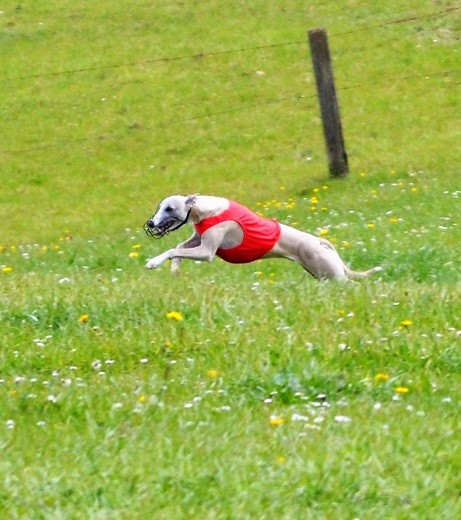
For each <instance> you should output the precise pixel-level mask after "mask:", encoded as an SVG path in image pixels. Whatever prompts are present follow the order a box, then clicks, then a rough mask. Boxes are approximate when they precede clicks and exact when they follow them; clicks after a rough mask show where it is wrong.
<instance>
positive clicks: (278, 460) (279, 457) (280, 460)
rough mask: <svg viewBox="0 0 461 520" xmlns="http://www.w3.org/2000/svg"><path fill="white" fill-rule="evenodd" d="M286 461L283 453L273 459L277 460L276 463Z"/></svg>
mask: <svg viewBox="0 0 461 520" xmlns="http://www.w3.org/2000/svg"><path fill="white" fill-rule="evenodd" d="M286 461H287V458H286V457H284V456H283V455H279V456H278V457H277V458H276V459H275V462H277V464H285V462H286Z"/></svg>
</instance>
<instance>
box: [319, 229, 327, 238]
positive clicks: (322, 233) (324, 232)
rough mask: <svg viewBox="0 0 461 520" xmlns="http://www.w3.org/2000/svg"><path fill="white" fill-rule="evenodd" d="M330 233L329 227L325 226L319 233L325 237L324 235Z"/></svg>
mask: <svg viewBox="0 0 461 520" xmlns="http://www.w3.org/2000/svg"><path fill="white" fill-rule="evenodd" d="M328 233H329V230H328V229H327V228H323V229H321V230H320V232H319V235H320V236H321V237H324V236H326V235H328Z"/></svg>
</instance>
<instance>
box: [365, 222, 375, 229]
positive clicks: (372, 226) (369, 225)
mask: <svg viewBox="0 0 461 520" xmlns="http://www.w3.org/2000/svg"><path fill="white" fill-rule="evenodd" d="M367 227H368V229H375V227H376V224H375V223H373V222H370V223H369V224H368V225H367Z"/></svg>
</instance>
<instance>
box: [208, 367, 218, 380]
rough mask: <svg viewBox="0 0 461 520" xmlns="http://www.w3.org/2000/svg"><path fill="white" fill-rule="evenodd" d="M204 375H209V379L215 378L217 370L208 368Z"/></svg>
mask: <svg viewBox="0 0 461 520" xmlns="http://www.w3.org/2000/svg"><path fill="white" fill-rule="evenodd" d="M206 375H207V376H208V377H211V379H216V378H217V377H218V375H219V372H218V371H217V370H214V369H210V370H208V372H207V373H206Z"/></svg>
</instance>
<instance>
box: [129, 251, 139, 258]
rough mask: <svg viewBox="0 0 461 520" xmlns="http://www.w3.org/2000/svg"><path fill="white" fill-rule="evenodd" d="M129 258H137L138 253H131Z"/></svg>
mask: <svg viewBox="0 0 461 520" xmlns="http://www.w3.org/2000/svg"><path fill="white" fill-rule="evenodd" d="M128 256H129V257H130V258H138V257H139V253H138V252H137V251H131V253H130V254H129V255H128Z"/></svg>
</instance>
